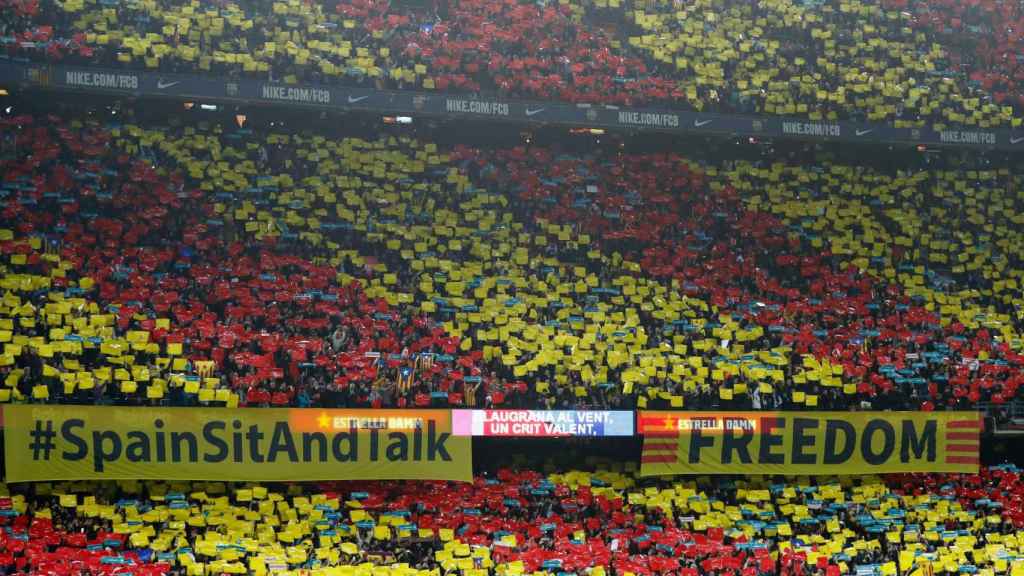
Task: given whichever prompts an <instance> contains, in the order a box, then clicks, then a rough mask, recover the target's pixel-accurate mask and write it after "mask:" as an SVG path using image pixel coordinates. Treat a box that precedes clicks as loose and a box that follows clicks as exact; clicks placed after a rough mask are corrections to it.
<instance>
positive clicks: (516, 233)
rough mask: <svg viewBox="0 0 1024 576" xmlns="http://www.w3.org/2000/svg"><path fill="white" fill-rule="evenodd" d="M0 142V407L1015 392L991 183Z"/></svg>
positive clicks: (823, 168) (171, 143)
mask: <svg viewBox="0 0 1024 576" xmlns="http://www.w3.org/2000/svg"><path fill="white" fill-rule="evenodd" d="M3 122H4V129H5V130H4V131H5V134H6V135H7V143H8V145H9V146H8V150H9V153H8V154H6V156H5V159H4V160H3V161H2V170H3V173H4V182H3V184H2V185H0V190H2V193H3V195H4V199H5V201H4V212H3V217H2V219H3V229H2V234H3V235H4V237H3V247H4V253H5V254H6V255H7V258H6V262H5V264H6V275H5V277H4V279H3V284H2V286H3V288H4V290H5V294H4V297H3V300H2V308H0V312H2V315H3V318H2V319H0V328H2V330H0V339H2V341H3V344H4V348H3V352H4V353H3V355H2V356H0V364H3V366H2V367H0V370H2V374H3V378H4V384H5V386H0V401H4V402H11V401H14V402H49V403H87V404H91V403H118V404H152V405H164V406H166V405H170V406H184V405H205V406H229V407H233V406H240V405H245V406H327V407H330V406H348V407H378V408H379V407H420V408H426V407H449V406H451V407H462V406H465V407H516V408H541V409H543V408H548V409H551V408H587V407H590V408H626V409H631V408H640V409H646V408H650V409H659V408H686V409H704V408H724V409H751V408H753V409H762V408H764V409H811V410H814V409H847V408H850V407H858V408H862V407H863V408H869V409H870V408H874V409H914V410H917V409H921V410H935V409H950V408H953V409H957V408H968V407H975V406H977V405H978V403H980V402H984V403H988V402H992V403H995V404H1003V403H1005V402H1007V401H1010V400H1014V399H1016V398H1019V394H1020V393H1019V388H1020V383H1021V381H1022V372H1021V370H1022V364H1024V357H1022V356H1021V354H1020V353H1019V351H1020V345H1021V339H1020V336H1019V330H1020V326H1021V317H1020V314H1019V310H1018V303H1019V301H1020V298H1021V287H1022V284H1021V282H1022V280H1021V279H1020V276H1021V273H1020V270H1021V267H1020V265H1019V263H1018V262H1017V258H1018V256H1017V253H1018V252H1019V246H1020V244H1021V238H1020V233H1019V231H1018V226H1017V225H1016V222H1017V216H1016V214H1018V210H1019V206H1018V204H1019V200H1018V196H1017V195H1016V194H1015V193H1013V192H1012V190H1013V189H1014V187H1015V186H1017V185H1019V180H1018V179H1017V178H1015V177H1012V176H1011V175H1010V174H1009V173H1008V172H1006V171H1005V170H989V171H984V170H983V171H974V170H962V171H957V170H950V171H934V170H931V171H926V170H919V171H904V172H899V171H894V172H883V171H877V170H875V169H870V168H866V167H863V166H851V165H843V164H838V163H824V161H822V162H823V163H821V164H815V165H812V166H806V165H801V164H797V163H791V164H789V163H781V162H779V163H773V164H761V163H758V164H754V163H749V162H745V161H724V162H720V163H717V164H716V163H711V162H706V161H705V162H696V161H687V160H685V159H683V158H681V157H679V156H677V155H674V154H666V153H656V154H643V155H639V154H624V153H621V152H620V151H617V150H613V151H607V152H589V153H586V154H576V155H574V154H569V153H558V152H555V151H554V150H551V149H545V148H541V147H531V148H524V147H513V148H507V149H491V148H471V147H467V146H457V147H454V148H452V149H450V150H441V149H438V147H437V146H435V145H433V144H425V143H421V142H419V141H416V140H414V139H412V138H409V137H395V136H381V137H380V138H378V139H375V140H362V139H358V138H345V139H331V138H327V137H324V136H316V135H312V134H303V133H298V132H294V133H288V132H273V131H270V132H266V131H263V130H259V131H254V130H250V129H230V128H222V127H216V128H209V129H201V128H200V129H197V128H195V127H178V128H168V127H163V128H157V127H141V126H136V125H131V124H124V125H101V124H99V123H88V124H83V123H82V122H80V121H77V120H75V121H71V122H64V121H62V120H61V119H60V118H58V117H56V116H48V117H40V118H32V117H14V118H8V119H5V120H4V121H3ZM954 205H955V206H956V207H955V208H954V207H953V206H954ZM928 222H931V223H935V222H941V223H942V226H941V227H934V226H927V225H926V223H928Z"/></svg>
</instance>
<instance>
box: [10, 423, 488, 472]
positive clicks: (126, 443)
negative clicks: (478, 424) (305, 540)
mask: <svg viewBox="0 0 1024 576" xmlns="http://www.w3.org/2000/svg"><path fill="white" fill-rule="evenodd" d="M3 414H4V426H5V429H4V448H5V450H6V461H7V481H9V482H22V481H34V480H81V479H104V480H113V479H160V480H239V481H244V480H253V481H292V480H354V479H363V480H389V479H422V480H428V479H429V480H462V481H466V482H469V481H472V475H473V471H472V467H473V465H472V445H471V442H472V439H471V438H464V437H456V436H452V435H451V412H450V411H448V410H321V409H256V408H247V409H229V408H114V407H103V406H88V407H87V406H42V405H39V406H7V407H4V412H3Z"/></svg>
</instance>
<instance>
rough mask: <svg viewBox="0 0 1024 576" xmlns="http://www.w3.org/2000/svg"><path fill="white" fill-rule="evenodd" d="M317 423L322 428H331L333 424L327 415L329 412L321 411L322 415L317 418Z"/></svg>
mask: <svg viewBox="0 0 1024 576" xmlns="http://www.w3.org/2000/svg"><path fill="white" fill-rule="evenodd" d="M316 423H317V425H318V426H320V427H321V428H329V427H330V426H331V419H330V418H329V417H328V416H327V412H321V413H320V417H319V418H317V419H316Z"/></svg>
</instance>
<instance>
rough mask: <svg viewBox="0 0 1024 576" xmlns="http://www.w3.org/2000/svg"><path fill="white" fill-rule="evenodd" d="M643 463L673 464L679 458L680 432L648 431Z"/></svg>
mask: <svg viewBox="0 0 1024 576" xmlns="http://www.w3.org/2000/svg"><path fill="white" fill-rule="evenodd" d="M644 436H645V437H644V447H643V450H642V451H641V454H640V463H641V464H673V463H675V462H677V461H678V459H679V432H678V431H671V432H669V431H659V432H653V431H652V432H646V433H645V435H644Z"/></svg>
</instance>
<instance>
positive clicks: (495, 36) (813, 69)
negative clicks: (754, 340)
mask: <svg viewBox="0 0 1024 576" xmlns="http://www.w3.org/2000/svg"><path fill="white" fill-rule="evenodd" d="M908 4H909V5H910V6H908ZM951 6H955V7H954V8H951ZM0 8H2V10H0V43H2V44H3V46H0V48H2V49H3V50H4V52H5V54H6V55H7V56H8V57H10V58H15V59H33V60H46V61H50V62H59V63H71V64H89V65H100V66H107V67H132V68H137V69H144V70H152V71H160V72H181V73H201V74H215V75H217V76H218V77H226V78H238V77H252V78H258V79H261V80H265V81H272V82H280V83H288V84H295V83H309V82H313V83H331V84H333V83H345V84H351V85H366V86H376V87H379V88H385V87H388V88H402V89H418V90H438V91H452V92H461V93H476V94H485V95H487V94H501V95H506V96H512V97H523V98H534V99H558V100H565V101H570V102H586V103H605V104H616V105H628V106H643V105H667V106H672V107H679V108H684V109H690V110H698V111H706V112H716V111H717V112H749V113H759V114H769V115H785V116H796V117H804V118H809V119H812V120H833V119H855V120H870V121H877V122H885V123H889V124H895V125H896V126H900V127H916V126H921V125H923V124H925V123H931V124H932V125H934V126H935V127H937V128H938V129H940V130H941V129H944V128H945V127H963V126H967V127H979V128H996V127H1010V126H1019V125H1020V119H1021V116H1020V113H1019V111H1020V108H1021V105H1022V104H1024V102H1022V100H1021V96H1020V94H1019V93H1018V90H1017V88H1016V83H1017V79H1018V78H1017V77H1018V75H1019V74H1020V72H1019V71H1018V65H1017V59H1016V57H1015V55H1014V51H1013V49H1014V46H1015V45H1016V44H1015V42H1016V41H1017V36H1016V35H1017V32H1016V31H1015V28H1014V27H1013V26H1012V22H1015V21H1019V19H1020V15H1019V7H1015V6H1011V4H1010V3H1003V2H972V3H957V2H934V1H931V0H929V1H916V2H907V1H906V0H903V1H900V0H879V1H871V0H866V1H847V0H827V1H822V2H814V3H802V2H790V1H788V0H771V1H769V2H760V3H757V4H751V3H749V2H733V1H717V2H712V1H707V0H702V1H699V2H694V3H691V4H687V5H685V6H681V5H679V4H678V3H675V2H669V1H667V0H661V1H657V2H631V1H627V2H621V0H585V1H581V0H562V1H560V2H558V3H546V2H541V3H520V2H517V1H515V0H506V1H503V2H496V3H495V2H480V1H479V0H452V1H450V2H434V3H431V4H427V5H421V6H419V7H414V6H409V5H400V4H395V3H390V2H380V1H376V0H350V1H343V2H326V1H323V0H315V1H300V0H287V1H278V2H273V3H272V4H267V3H262V2H249V1H240V0H239V1H224V2H216V3H208V4H201V3H200V2H199V1H198V0H192V1H185V0H138V1H131V2H105V1H102V0H89V1H88V2H87V1H86V0H3V1H2V2H0ZM1014 18H1016V19H1017V20H1014ZM1004 22H1006V24H1004V25H1002V26H1001V25H1000V24H1001V23H1004Z"/></svg>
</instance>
